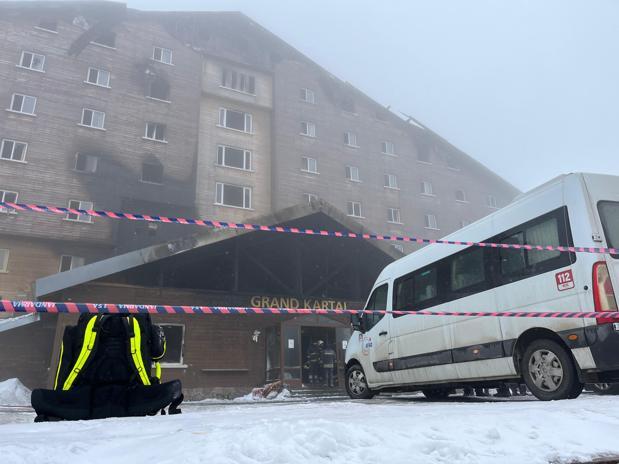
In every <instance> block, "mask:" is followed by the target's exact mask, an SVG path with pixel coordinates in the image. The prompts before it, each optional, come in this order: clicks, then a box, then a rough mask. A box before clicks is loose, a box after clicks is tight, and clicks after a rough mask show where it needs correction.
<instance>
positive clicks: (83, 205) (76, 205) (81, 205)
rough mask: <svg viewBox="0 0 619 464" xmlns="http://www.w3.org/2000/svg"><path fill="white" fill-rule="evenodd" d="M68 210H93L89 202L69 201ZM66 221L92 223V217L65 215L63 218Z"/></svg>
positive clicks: (87, 215) (75, 214)
mask: <svg viewBox="0 0 619 464" xmlns="http://www.w3.org/2000/svg"><path fill="white" fill-rule="evenodd" d="M69 209H82V210H84V209H90V210H91V209H93V206H92V202H91V201H79V200H69ZM65 219H66V220H67V221H75V222H87V223H90V222H92V216H90V215H89V214H79V213H67V216H66V217H65Z"/></svg>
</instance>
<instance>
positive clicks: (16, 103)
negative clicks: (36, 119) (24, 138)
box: [10, 93, 37, 115]
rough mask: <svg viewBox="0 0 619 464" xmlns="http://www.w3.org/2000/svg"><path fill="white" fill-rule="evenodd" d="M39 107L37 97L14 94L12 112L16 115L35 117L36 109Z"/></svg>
mask: <svg viewBox="0 0 619 464" xmlns="http://www.w3.org/2000/svg"><path fill="white" fill-rule="evenodd" d="M36 106H37V97H32V96H30V95H22V94H20V93H14V94H13V97H12V98H11V107H10V110H11V111H14V112H16V113H23V114H30V115H34V109H35V108H36Z"/></svg>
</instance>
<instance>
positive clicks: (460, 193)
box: [456, 190, 466, 203]
mask: <svg viewBox="0 0 619 464" xmlns="http://www.w3.org/2000/svg"><path fill="white" fill-rule="evenodd" d="M456 201H459V202H462V203H466V193H465V192H464V190H456Z"/></svg>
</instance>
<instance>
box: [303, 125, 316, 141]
mask: <svg viewBox="0 0 619 464" xmlns="http://www.w3.org/2000/svg"><path fill="white" fill-rule="evenodd" d="M301 135H305V136H307V137H316V124H314V123H313V122H307V121H302V122H301Z"/></svg>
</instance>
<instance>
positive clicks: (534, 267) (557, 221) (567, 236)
mask: <svg viewBox="0 0 619 464" xmlns="http://www.w3.org/2000/svg"><path fill="white" fill-rule="evenodd" d="M488 241H489V242H497V243H508V244H520V245H522V244H527V245H552V246H572V237H571V232H570V227H569V221H568V217H567V208H565V207H563V208H559V209H557V210H555V211H553V212H551V213H548V214H545V215H543V216H540V217H539V218H537V219H533V220H532V221H529V222H526V223H524V224H522V225H520V226H518V227H517V228H514V229H512V230H510V231H507V232H505V234H502V235H500V236H496V237H494V238H491V239H489V240H488ZM498 259H499V269H500V272H499V274H500V275H499V281H498V282H497V285H498V286H500V285H505V284H508V283H511V282H517V281H518V280H522V279H526V278H527V277H532V276H535V275H538V274H543V273H545V272H548V271H552V270H554V269H559V268H561V267H565V266H569V265H570V264H572V263H574V262H576V256H575V254H574V253H561V252H559V251H550V250H536V249H530V250H529V249H526V250H525V249H521V250H516V249H509V248H501V249H498Z"/></svg>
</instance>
